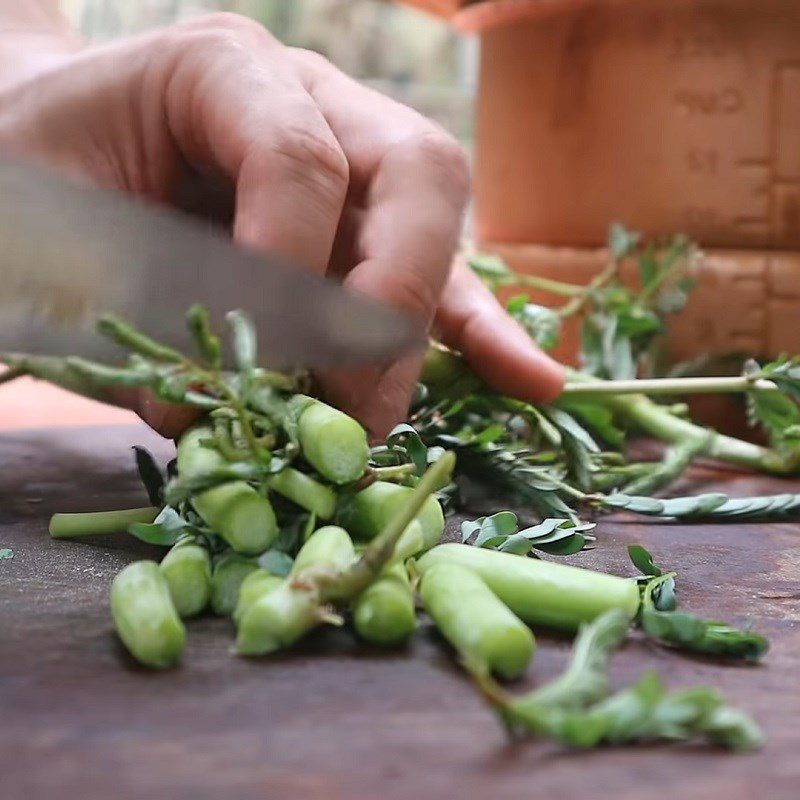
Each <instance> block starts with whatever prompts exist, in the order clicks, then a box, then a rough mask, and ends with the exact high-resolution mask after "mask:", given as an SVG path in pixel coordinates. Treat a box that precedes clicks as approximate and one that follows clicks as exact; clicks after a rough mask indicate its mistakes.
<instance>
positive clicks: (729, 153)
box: [672, 61, 800, 248]
mask: <svg viewBox="0 0 800 800" xmlns="http://www.w3.org/2000/svg"><path fill="white" fill-rule="evenodd" d="M725 71H726V70H720V72H725ZM749 77H750V80H748V81H746V82H745V81H742V82H741V84H740V85H733V84H732V85H728V86H725V87H722V88H718V89H702V90H699V89H687V88H681V89H677V90H676V91H675V92H674V93H673V95H672V102H673V108H674V109H676V110H677V114H678V117H679V118H682V119H683V121H684V126H686V128H685V132H686V136H687V146H686V149H685V151H684V153H683V161H682V164H681V167H682V169H683V171H684V173H685V174H686V175H687V178H688V179H689V186H690V192H689V196H690V197H691V198H692V201H691V202H689V203H687V205H686V206H685V207H684V224H685V225H686V227H687V229H689V230H691V231H694V232H697V233H698V234H700V235H701V237H702V235H703V234H705V235H706V236H709V235H710V237H711V238H712V239H713V240H720V239H728V240H729V241H737V242H739V243H740V244H750V245H752V246H763V247H787V248H793V247H798V246H800V61H787V62H780V63H776V64H773V65H771V66H769V67H768V68H767V69H765V70H763V71H760V76H759V77H758V79H757V80H754V79H753V76H752V75H751V76H749ZM709 142H712V144H710V143H709Z"/></svg>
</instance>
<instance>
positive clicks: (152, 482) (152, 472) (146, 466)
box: [133, 445, 164, 506]
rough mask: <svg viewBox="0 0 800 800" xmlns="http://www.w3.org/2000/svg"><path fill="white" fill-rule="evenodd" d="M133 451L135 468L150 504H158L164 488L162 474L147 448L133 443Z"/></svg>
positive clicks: (160, 501)
mask: <svg viewBox="0 0 800 800" xmlns="http://www.w3.org/2000/svg"><path fill="white" fill-rule="evenodd" d="M133 452H134V454H135V456H136V469H137V470H138V471H139V478H141V481H142V483H143V484H144V488H145V491H146V492H147V497H148V499H149V500H150V505H153V506H160V505H161V504H162V502H163V499H162V496H161V493H162V491H163V490H164V476H163V475H162V474H161V470H160V469H159V468H158V465H157V464H156V461H155V459H154V458H153V455H152V454H151V453H150V451H149V450H147V449H146V448H145V447H140V446H139V445H134V446H133Z"/></svg>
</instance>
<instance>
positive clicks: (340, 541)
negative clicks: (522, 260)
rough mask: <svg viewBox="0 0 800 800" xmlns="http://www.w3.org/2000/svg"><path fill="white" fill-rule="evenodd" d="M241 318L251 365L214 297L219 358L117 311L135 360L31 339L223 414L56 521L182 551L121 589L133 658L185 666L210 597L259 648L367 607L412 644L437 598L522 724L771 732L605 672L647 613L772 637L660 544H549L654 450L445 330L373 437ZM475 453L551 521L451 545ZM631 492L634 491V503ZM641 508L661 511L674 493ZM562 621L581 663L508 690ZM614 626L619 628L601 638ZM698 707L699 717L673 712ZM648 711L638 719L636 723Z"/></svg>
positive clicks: (494, 697)
mask: <svg viewBox="0 0 800 800" xmlns="http://www.w3.org/2000/svg"><path fill="white" fill-rule="evenodd" d="M230 322H231V325H232V327H233V330H234V336H233V341H234V351H235V355H236V359H237V368H236V369H235V370H234V371H225V370H223V369H222V367H221V363H220V360H219V353H220V351H221V347H220V343H219V341H218V340H217V338H216V337H215V335H214V334H213V333H212V332H211V330H210V328H209V326H208V320H207V318H206V316H205V313H204V312H203V310H202V309H199V308H194V309H192V310H191V311H190V314H189V324H190V330H191V331H192V334H193V335H194V337H195V339H196V342H197V344H198V350H199V352H200V354H201V358H200V359H199V360H193V359H191V358H188V357H185V356H183V355H181V354H179V353H176V352H175V351H172V350H170V349H169V348H165V347H164V346H163V345H160V344H159V343H157V342H154V341H152V340H150V339H149V338H148V337H146V336H144V335H143V334H141V333H140V332H138V331H135V330H133V329H132V328H130V327H129V326H128V325H126V324H125V323H124V322H122V321H120V320H118V319H114V318H107V319H105V320H104V322H103V325H102V330H103V332H104V333H105V334H106V335H110V336H112V338H114V339H115V340H116V341H117V342H118V343H120V344H122V345H124V346H126V347H127V348H128V349H129V350H131V351H132V355H131V358H130V360H129V363H128V364H127V365H126V366H124V367H118V368H109V367H106V366H103V365H96V364H92V363H89V362H86V361H82V360H80V359H66V360H63V361H59V360H57V359H42V358H36V357H16V361H15V365H16V366H17V368H18V371H27V372H29V373H32V374H37V375H38V376H39V377H44V378H46V379H48V380H52V381H54V382H56V383H60V384H61V385H68V386H69V387H70V388H71V389H73V390H75V389H78V390H80V391H82V392H83V393H85V394H89V395H97V394H98V393H99V392H100V391H101V390H102V388H103V387H107V386H109V385H120V384H122V385H125V386H141V387H147V388H149V389H150V390H151V391H153V392H154V393H155V394H156V396H157V397H159V398H160V399H162V400H172V401H181V402H185V403H189V404H191V405H194V406H195V407H196V408H198V409H201V410H202V411H203V412H205V413H204V416H203V419H202V420H201V421H200V422H199V423H198V424H196V425H195V426H194V427H193V428H191V429H190V430H189V431H187V432H186V433H185V434H184V435H183V436H182V437H181V439H180V440H179V442H178V446H177V457H176V459H175V460H174V462H173V463H171V464H170V465H168V467H167V470H166V474H164V473H163V472H162V471H161V469H160V468H159V467H158V465H156V464H155V462H154V461H153V460H152V458H151V457H149V456H148V454H147V453H146V452H145V451H142V450H138V451H137V465H138V467H139V471H140V475H141V477H142V480H143V482H144V483H145V487H146V489H147V492H148V496H149V498H150V500H151V503H152V506H151V507H147V508H136V509H131V510H128V511H113V512H102V513H100V514H78V515H64V514H58V515H55V517H54V518H53V520H52V522H51V534H52V535H53V536H54V537H55V538H70V537H74V536H81V535H91V534H102V533H107V532H113V531H117V530H120V529H124V528H127V530H128V531H129V532H130V533H131V534H132V535H134V536H136V537H138V538H140V539H142V540H144V541H147V542H149V543H151V544H156V545H161V546H163V547H164V548H165V555H164V558H163V560H162V561H161V563H160V564H156V563H155V562H152V561H146V562H135V563H133V564H130V565H128V566H127V567H126V568H125V569H124V570H122V572H121V573H120V574H119V575H118V576H117V578H116V579H115V580H114V582H113V584H112V587H111V610H112V616H113V620H114V624H115V627H116V629H117V632H118V634H119V636H120V639H121V640H122V641H123V643H124V644H125V646H126V647H127V648H128V650H129V652H130V653H131V655H132V656H133V657H134V658H136V659H137V660H139V661H140V662H141V663H142V664H144V665H146V666H148V667H152V668H157V669H160V668H167V667H172V666H174V665H176V664H177V663H178V662H179V660H180V657H181V654H182V651H183V648H184V643H185V640H186V636H187V631H186V627H185V625H184V620H186V619H189V618H191V617H195V616H197V615H200V614H203V613H215V614H218V615H224V616H229V617H231V618H232V620H233V622H234V624H235V627H236V640H235V641H236V651H237V652H238V653H239V654H241V655H243V656H249V657H264V656H268V655H269V654H271V653H274V652H276V651H279V650H282V649H285V648H290V647H292V646H293V645H294V644H295V643H296V642H297V641H298V640H300V639H301V638H302V637H304V636H306V635H307V634H309V633H310V632H311V631H313V630H314V629H315V628H316V627H318V626H320V625H324V624H334V625H342V624H346V623H351V624H352V628H353V629H354V631H355V633H356V634H357V635H358V636H359V637H360V638H361V639H363V640H364V641H366V642H368V643H370V644H373V645H376V646H381V647H400V646H402V645H403V644H404V643H405V642H406V641H407V640H408V639H409V638H410V637H411V636H412V635H413V633H414V630H415V628H416V627H417V624H418V615H417V606H418V605H419V604H420V603H421V605H422V607H423V608H424V610H425V612H427V615H428V617H429V618H430V619H431V620H432V621H433V623H434V624H435V625H436V626H437V628H438V629H439V631H440V632H441V634H442V638H443V640H445V641H446V642H448V643H449V646H450V647H451V649H453V650H454V651H455V653H456V655H457V656H458V658H459V660H460V661H461V662H462V663H463V664H464V665H465V667H466V669H467V670H468V672H469V673H470V675H471V676H472V677H473V679H474V680H475V683H476V685H477V686H478V688H479V689H480V691H481V692H482V693H483V695H484V696H485V697H486V698H487V699H488V700H489V701H490V703H491V704H492V705H493V706H494V707H495V708H496V709H497V710H498V713H500V715H501V716H502V717H503V719H504V720H505V721H506V723H507V724H510V725H511V726H512V727H514V728H515V729H517V730H520V731H523V732H526V733H528V734H532V735H547V736H553V737H555V738H558V739H562V740H563V741H566V742H568V743H570V744H574V745H577V746H589V745H595V744H601V743H604V742H619V741H639V740H643V739H652V738H672V739H689V738H705V739H707V740H710V741H714V742H720V743H722V744H724V745H726V746H729V747H734V748H748V747H755V746H757V745H758V743H759V741H760V740H759V737H758V735H756V732H755V728H754V727H753V725H752V723H750V721H749V720H747V719H746V718H745V717H744V716H743V715H741V714H740V712H737V711H735V710H733V709H730V708H728V707H727V706H725V705H724V703H723V701H722V699H721V698H720V697H719V696H718V695H716V694H714V693H713V692H711V691H710V690H707V689H704V688H703V687H700V688H699V689H697V690H692V691H694V694H692V693H691V692H689V693H688V694H686V693H684V694H682V695H681V696H680V697H678V698H676V697H674V696H672V695H668V694H667V693H666V692H665V691H664V690H663V688H662V687H661V686H660V684H658V683H657V681H656V680H655V679H654V678H651V677H646V678H644V679H643V680H642V681H641V682H640V683H638V684H636V685H635V686H633V687H631V688H630V689H629V690H624V691H623V692H622V693H620V694H619V695H614V696H612V697H607V696H606V694H605V692H604V691H601V690H600V689H601V688H603V687H605V686H606V682H605V677H604V675H605V672H604V670H605V668H606V666H607V663H606V662H607V661H608V658H609V656H610V654H611V651H612V650H613V648H614V647H615V646H616V645H617V644H619V642H620V641H621V640H622V639H623V638H624V636H625V633H626V631H627V630H628V629H629V628H630V627H631V626H634V625H638V626H640V627H641V629H642V631H643V633H644V634H645V635H648V636H650V637H652V638H653V639H655V640H657V641H659V642H663V643H666V644H669V645H670V646H674V647H678V648H684V649H689V650H693V651H695V652H701V653H713V654H716V655H718V656H722V657H727V658H740V659H746V660H757V659H758V658H760V657H761V656H762V655H763V653H764V652H765V650H766V641H765V640H763V638H762V637H760V636H758V635H757V634H754V633H752V632H748V631H738V630H736V629H734V628H732V627H730V626H727V625H724V624H723V623H719V622H716V621H707V620H703V619H701V618H699V617H695V616H692V615H689V614H685V613H683V612H680V613H679V612H676V611H675V609H674V592H673V591H672V590H673V588H674V574H673V573H662V572H661V570H659V569H658V568H656V567H654V565H652V559H649V556H648V557H647V559H644V560H643V559H642V558H641V553H638V555H637V557H636V558H634V563H636V565H637V566H639V567H640V569H642V570H643V572H644V574H643V575H641V576H639V577H638V578H632V579H628V578H621V577H616V576H611V575H605V574H601V573H598V572H594V571H590V570H585V569H580V568H577V567H572V566H565V565H561V564H557V563H551V562H545V561H542V560H539V559H538V558H535V557H530V556H531V555H533V554H535V553H548V554H550V555H553V556H558V555H567V554H570V553H575V552H577V551H579V550H580V549H581V548H582V547H584V546H585V544H586V543H587V542H588V541H591V540H592V539H593V538H594V537H592V536H590V535H589V534H588V533H587V531H588V530H589V529H591V527H592V526H591V525H589V524H581V523H579V522H578V521H577V518H576V509H575V508H573V507H571V506H570V505H568V502H567V501H569V500H570V499H573V500H574V499H575V498H576V497H577V496H578V495H580V497H579V499H580V500H581V502H587V503H589V504H592V505H595V506H596V507H600V508H603V507H608V508H613V507H615V506H614V501H613V500H611V498H614V497H617V504H618V505H617V507H622V504H621V503H620V502H619V500H620V498H621V496H619V495H616V496H615V495H613V494H611V495H608V496H604V495H601V494H599V493H598V492H589V491H583V490H579V489H576V488H575V485H574V483H571V481H572V482H574V481H577V482H578V483H580V485H583V484H582V483H581V481H583V479H584V478H586V477H587V476H589V477H591V476H592V475H594V477H598V475H597V470H598V469H599V467H598V465H602V464H605V465H606V467H608V468H609V469H610V468H612V467H613V468H616V467H619V469H622V468H623V467H626V468H627V467H634V466H636V465H632V464H628V465H621V464H618V463H616V462H614V460H613V459H612V458H611V457H610V454H608V453H602V452H600V451H599V449H592V448H593V446H594V443H593V441H592V440H591V437H589V438H588V439H587V435H585V432H584V431H582V429H581V428H580V426H577V427H576V424H575V423H574V419H573V417H572V416H570V414H568V413H567V412H566V411H564V410H563V409H557V408H552V409H544V410H537V409H534V408H533V407H532V406H526V405H524V404H519V403H517V402H516V401H511V400H510V399H508V398H497V397H493V396H491V395H489V394H488V393H486V392H484V391H483V390H482V389H480V387H479V386H478V384H477V383H476V382H475V380H474V379H473V378H472V377H471V376H470V375H469V373H468V372H466V371H465V368H464V365H463V363H462V362H461V361H460V359H459V358H458V357H457V355H455V354H452V353H449V352H448V351H444V350H442V349H440V348H433V349H432V350H431V352H430V354H429V356H430V357H429V359H428V368H427V373H426V375H427V380H426V385H425V387H423V390H422V391H421V393H420V396H419V397H418V398H417V405H416V408H417V411H416V412H415V414H414V416H413V417H412V423H413V424H407V425H402V426H399V427H398V428H397V429H396V430H395V431H394V432H393V433H392V435H390V437H389V439H388V440H387V442H386V444H385V445H381V446H379V447H374V448H372V449H370V447H369V446H368V443H367V436H366V433H365V431H364V430H363V428H361V426H360V425H359V424H358V423H357V422H356V421H355V420H354V419H351V418H350V417H348V416H347V415H346V414H344V413H342V412H341V411H339V410H337V409H335V408H333V407H331V406H329V405H327V404H325V403H324V402H322V401H321V400H319V399H316V398H315V397H314V396H313V387H312V385H311V384H310V382H309V381H308V379H307V378H306V377H305V376H286V375H280V374H275V373H271V372H268V371H266V370H262V369H259V368H258V367H256V366H255V364H256V358H255V336H254V333H253V331H252V329H251V328H250V327H249V323H248V321H247V320H246V318H244V317H243V316H242V315H241V314H232V315H231V317H230ZM4 360H6V361H10V360H12V359H9V358H6V359H4ZM437 369H438V372H437ZM464 392H467V395H466V396H465V395H464V394H463V393H464ZM436 398H438V399H436ZM442 398H444V399H442ZM601 416H602V415H601ZM481 426H484V428H483V429H482V430H481V429H480V427H481ZM545 432H549V433H550V434H552V438H551V440H550V446H551V447H552V446H555V442H556V441H558V442H560V444H561V445H562V446H563V454H558V453H555V454H554V453H553V452H552V451H548V450H547V449H542V448H539V449H536V448H534V447H533V439H530V441H528V440H526V442H527V444H526V449H524V450H519V449H517V445H518V443H519V441H520V440H519V439H518V438H514V437H519V436H520V435H522V436H525V437H541V436H543V435H544V433H545ZM537 441H538V439H537ZM704 441H705V439H704ZM590 442H591V444H590ZM695 444H696V443H695ZM698 448H699V445H698ZM693 452H694V450H693ZM697 452H700V449H698V450H697ZM587 453H591V456H588V455H587ZM456 454H457V455H458V460H459V464H460V472H461V473H467V474H469V473H471V474H472V475H473V477H474V476H476V475H480V474H481V473H480V470H479V469H478V470H477V471H476V465H477V466H480V465H483V467H484V468H485V467H486V465H487V464H489V465H490V468H489V472H488V473H487V475H486V476H487V478H490V479H491V478H497V477H498V476H499V477H501V478H503V480H507V481H510V483H511V485H514V486H517V488H519V486H523V487H524V488H525V489H526V490H529V491H528V493H527V494H526V492H522V493H521V494H522V496H523V498H527V499H528V500H529V501H530V506H532V507H533V508H534V509H535V510H538V511H539V512H540V513H541V514H542V516H547V518H546V519H544V520H543V521H542V522H541V523H539V524H538V525H536V526H533V527H532V528H528V529H524V530H521V531H520V530H517V529H516V523H515V524H514V526H513V529H511V528H509V527H508V524H507V523H508V521H509V518H510V517H513V515H510V514H509V513H508V512H503V513H501V514H496V515H493V516H492V517H488V518H482V519H481V520H480V521H478V522H476V523H469V524H467V536H466V537H465V539H464V541H465V542H466V541H468V540H469V539H470V537H472V536H473V535H475V533H476V532H477V536H476V538H475V540H474V543H473V544H467V543H462V544H455V543H447V544H440V540H441V538H442V534H443V531H444V519H445V518H444V511H445V510H446V509H449V508H451V507H452V504H453V501H454V500H455V499H457V489H458V487H457V485H456V484H455V483H454V481H453V475H452V473H453V470H454V467H455V466H456ZM679 460H680V459H679ZM685 460H686V459H685V458H684V461H685ZM681 463H683V462H681ZM606 474H610V472H607V473H606ZM648 474H649V473H648ZM625 497H627V498H628V500H627V501H626V502H627V505H626V506H625V507H626V508H628V509H629V510H636V506H637V503H636V502H630V500H631V497H630V496H628V495H626V496H625ZM633 499H634V500H635V499H636V498H633ZM644 499H646V498H643V499H642V500H644ZM789 505H791V504H786V503H784V504H783V505H782V508H787V507H788V506H789ZM639 506H640V507H641V509H642V511H641V513H654V512H653V509H654V508H655V504H654V502H653V503H650V504H649V505H648V504H647V503H645V502H641V503H639ZM660 507H661V508H663V507H664V504H662V505H661V506H660ZM501 517H502V518H503V519H504V520H505V522H504V523H503V524H502V525H501V524H500V522H499V521H498V520H499V518H501ZM645 562H646V565H645V566H646V568H643V567H642V564H644V563H645ZM418 601H419V603H418ZM609 620H610V622H609ZM554 628H555V629H559V630H561V631H564V632H567V633H570V634H575V633H578V634H579V636H578V638H577V640H576V644H575V655H574V658H573V662H572V664H571V666H570V667H569V668H568V670H567V672H566V673H565V674H564V675H563V676H562V677H561V678H559V679H558V680H557V681H555V682H554V683H553V685H551V686H550V688H547V687H545V688H543V689H542V690H537V693H536V694H535V696H533V697H532V698H531V697H524V696H523V697H522V698H514V697H513V696H511V695H508V694H506V692H505V689H502V688H501V687H500V686H499V684H497V683H496V681H495V678H496V677H497V678H501V679H504V680H513V679H515V678H517V677H518V676H520V675H521V674H522V673H523V672H524V671H525V670H526V668H527V666H528V664H529V662H530V660H531V658H532V657H533V656H534V651H535V638H534V630H536V631H538V630H540V629H542V630H547V629H554ZM609 630H610V631H611V633H608V631H609ZM604 631H605V633H604ZM612 634H613V635H612ZM596 641H600V642H605V643H606V644H605V645H604V646H603V647H601V648H600V650H599V651H598V650H597V648H596V647H594V645H591V643H592V642H596ZM587 642H588V644H587ZM598 652H599V653H600V655H598V654H597V653H598ZM598 675H600V678H598ZM563 687H569V691H565V690H563ZM598 687H600V688H598ZM581 697H583V698H584V699H583V700H582V701H581V702H580V703H578V701H577V699H578V698H581ZM679 711H680V714H683V717H681V720H683V722H681V724H677V723H675V724H674V725H672V726H670V725H665V724H664V718H665V717H668V718H669V719H673V718H674V716H675V714H677V713H678V712H679ZM634 712H635V713H634ZM637 715H638V716H637ZM630 719H635V720H636V721H637V725H638V727H635V726H634V727H630V726H628V725H627V723H626V720H630ZM512 723H513V724H512Z"/></svg>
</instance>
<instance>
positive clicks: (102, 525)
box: [50, 506, 158, 539]
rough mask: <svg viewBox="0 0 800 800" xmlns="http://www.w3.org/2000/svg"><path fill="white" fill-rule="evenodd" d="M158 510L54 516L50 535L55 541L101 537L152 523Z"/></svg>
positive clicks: (132, 509)
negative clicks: (140, 524) (143, 523)
mask: <svg viewBox="0 0 800 800" xmlns="http://www.w3.org/2000/svg"><path fill="white" fill-rule="evenodd" d="M157 515H158V509H157V508H153V507H152V506H147V507H145V508H126V509H123V510H121V511H96V512H89V513H79V514H53V516H52V517H51V519H50V535H51V536H52V537H53V538H54V539H72V538H73V537H76V536H101V535H103V534H107V533H119V532H120V531H124V530H127V528H128V526H129V525H132V524H133V523H134V522H145V523H150V522H152V521H153V520H154V519H155V518H156V516H157Z"/></svg>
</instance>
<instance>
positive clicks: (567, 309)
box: [557, 261, 619, 319]
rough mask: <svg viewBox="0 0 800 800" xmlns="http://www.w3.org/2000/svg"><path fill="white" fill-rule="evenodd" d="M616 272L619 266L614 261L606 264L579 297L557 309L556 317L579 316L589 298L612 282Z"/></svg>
mask: <svg viewBox="0 0 800 800" xmlns="http://www.w3.org/2000/svg"><path fill="white" fill-rule="evenodd" d="M618 271H619V264H618V263H617V262H616V261H612V262H610V263H609V264H607V265H606V267H605V268H604V269H603V270H602V271H601V272H598V273H597V275H595V276H594V278H592V280H591V281H590V282H589V283H587V284H586V286H584V287H583V292H582V293H581V294H580V295H576V296H575V297H573V298H572V300H570V301H569V302H568V303H566V304H565V305H563V306H562V307H561V308H559V309H558V312H557V313H558V316H559V317H560V318H561V319H567V318H568V317H573V316H575V315H576V314H579V313H580V312H581V311H583V309H584V308H585V306H586V305H587V303H588V302H589V300H590V298H591V296H592V295H593V294H594V293H595V292H596V291H597V290H598V289H601V288H602V287H603V286H605V285H606V284H607V283H608V282H609V281H611V280H613V279H614V278H615V277H616V276H617V272H618Z"/></svg>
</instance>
